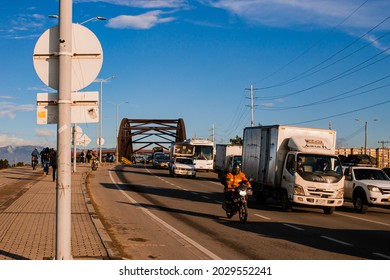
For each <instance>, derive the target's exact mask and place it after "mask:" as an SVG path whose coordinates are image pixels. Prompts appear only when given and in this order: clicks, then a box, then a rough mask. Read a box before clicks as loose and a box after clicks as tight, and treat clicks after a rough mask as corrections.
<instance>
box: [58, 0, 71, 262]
mask: <svg viewBox="0 0 390 280" xmlns="http://www.w3.org/2000/svg"><path fill="white" fill-rule="evenodd" d="M59 9H60V20H59V38H58V42H59V53H58V57H59V63H58V64H59V66H58V67H59V69H58V70H59V72H58V73H59V74H58V81H59V85H58V124H57V149H58V155H57V160H58V175H57V187H56V200H57V204H56V207H57V211H56V259H57V260H70V259H72V255H71V232H72V231H71V156H70V152H71V141H70V139H71V99H72V98H71V93H72V0H60V2H59Z"/></svg>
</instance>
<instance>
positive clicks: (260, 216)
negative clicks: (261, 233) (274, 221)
mask: <svg viewBox="0 0 390 280" xmlns="http://www.w3.org/2000/svg"><path fill="white" fill-rule="evenodd" d="M253 215H255V216H257V217H259V218H262V219H264V220H271V218H268V217H266V216H262V215H259V214H253Z"/></svg>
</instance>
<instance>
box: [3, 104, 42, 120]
mask: <svg viewBox="0 0 390 280" xmlns="http://www.w3.org/2000/svg"><path fill="white" fill-rule="evenodd" d="M34 110H35V107H34V105H32V104H23V105H17V104H14V103H11V102H0V117H3V116H5V117H8V118H9V119H14V118H15V117H16V114H17V113H18V112H30V111H34Z"/></svg>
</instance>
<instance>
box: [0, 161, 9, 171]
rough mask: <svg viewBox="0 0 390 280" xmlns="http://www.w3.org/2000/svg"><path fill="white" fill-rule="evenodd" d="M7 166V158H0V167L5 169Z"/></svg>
mask: <svg viewBox="0 0 390 280" xmlns="http://www.w3.org/2000/svg"><path fill="white" fill-rule="evenodd" d="M8 167H9V163H8V160H6V159H0V169H5V168H8Z"/></svg>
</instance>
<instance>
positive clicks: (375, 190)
mask: <svg viewBox="0 0 390 280" xmlns="http://www.w3.org/2000/svg"><path fill="white" fill-rule="evenodd" d="M367 189H368V190H369V191H371V192H380V193H382V189H381V188H378V187H377V186H373V185H368V186H367Z"/></svg>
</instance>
